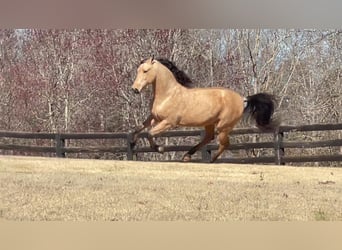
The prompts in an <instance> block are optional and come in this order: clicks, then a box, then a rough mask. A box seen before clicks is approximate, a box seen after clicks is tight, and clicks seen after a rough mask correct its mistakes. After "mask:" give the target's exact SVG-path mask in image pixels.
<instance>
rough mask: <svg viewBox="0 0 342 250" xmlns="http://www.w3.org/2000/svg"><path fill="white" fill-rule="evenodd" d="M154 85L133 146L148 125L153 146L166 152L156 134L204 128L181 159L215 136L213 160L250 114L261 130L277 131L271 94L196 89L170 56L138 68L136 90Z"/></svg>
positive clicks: (148, 62) (134, 87)
mask: <svg viewBox="0 0 342 250" xmlns="http://www.w3.org/2000/svg"><path fill="white" fill-rule="evenodd" d="M148 85H152V88H153V99H152V107H151V113H150V115H149V116H148V117H147V119H146V120H145V121H144V122H143V123H142V125H141V126H138V127H137V128H136V129H135V130H134V132H133V139H132V145H133V146H134V145H135V144H136V141H137V139H138V134H139V133H140V132H141V131H143V130H144V129H145V128H149V129H150V130H149V132H148V140H149V143H150V146H151V148H153V149H154V150H155V151H157V152H160V153H163V152H164V147H162V146H159V145H157V144H156V143H155V142H154V140H153V137H155V136H156V135H158V134H160V133H162V132H164V131H166V130H168V129H171V128H175V127H178V126H184V127H204V129H205V136H204V137H203V139H202V141H201V142H199V143H198V144H197V145H195V146H194V147H192V148H191V149H190V150H189V151H188V152H187V153H186V154H185V155H184V156H183V158H182V160H183V161H184V162H188V161H190V160H191V156H192V155H193V154H194V153H195V152H196V151H197V150H199V149H200V148H201V147H203V146H204V145H206V144H208V143H209V142H210V141H211V140H213V139H214V138H215V132H216V133H217V138H218V142H219V147H218V150H217V152H216V154H215V155H214V156H213V157H212V159H211V161H210V162H215V161H216V159H217V158H218V157H219V156H220V155H221V154H222V152H223V151H224V150H225V149H226V148H228V146H229V133H230V132H231V131H232V130H233V128H234V127H235V125H236V124H237V123H238V122H239V121H240V120H241V118H242V117H243V115H244V114H246V113H247V114H249V115H250V116H251V117H252V118H253V119H254V120H255V121H256V125H257V127H258V128H259V129H261V130H274V129H275V127H276V126H277V123H276V122H275V120H274V119H273V113H274V109H275V98H274V96H273V95H271V94H268V93H258V94H255V95H251V96H247V97H243V96H241V95H240V94H239V93H237V92H235V91H233V90H231V89H228V88H222V87H210V88H195V87H192V81H191V79H190V78H189V77H188V76H187V75H186V74H185V73H184V72H183V71H181V70H179V69H178V68H177V67H176V66H175V64H174V63H173V62H171V61H169V60H168V59H164V58H157V59H155V58H154V56H153V57H151V58H149V59H146V60H143V61H142V62H141V63H140V65H139V66H138V68H137V75H136V78H135V80H134V82H133V85H132V90H133V91H134V93H136V94H139V93H141V91H142V90H143V89H144V88H145V87H147V86H148Z"/></svg>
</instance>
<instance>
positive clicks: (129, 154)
mask: <svg viewBox="0 0 342 250" xmlns="http://www.w3.org/2000/svg"><path fill="white" fill-rule="evenodd" d="M132 141H133V133H128V134H127V160H129V161H136V160H137V155H136V154H134V150H133V147H134V145H133V144H132Z"/></svg>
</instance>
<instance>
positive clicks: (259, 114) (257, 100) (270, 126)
mask: <svg viewBox="0 0 342 250" xmlns="http://www.w3.org/2000/svg"><path fill="white" fill-rule="evenodd" d="M246 102H247V105H246V107H245V112H248V113H250V115H251V116H252V117H253V118H254V119H255V121H256V124H257V127H258V128H259V129H261V130H263V131H270V130H271V131H272V130H275V128H276V127H277V126H278V125H279V123H278V122H277V121H275V120H274V119H273V118H272V116H273V113H274V109H275V105H276V101H275V98H274V96H273V95H270V94H266V93H259V94H256V95H251V96H248V97H247V98H246Z"/></svg>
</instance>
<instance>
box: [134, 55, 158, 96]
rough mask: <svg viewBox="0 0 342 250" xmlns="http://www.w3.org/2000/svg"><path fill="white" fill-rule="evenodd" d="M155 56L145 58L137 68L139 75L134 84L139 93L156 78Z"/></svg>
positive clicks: (136, 91)
mask: <svg viewBox="0 0 342 250" xmlns="http://www.w3.org/2000/svg"><path fill="white" fill-rule="evenodd" d="M155 62H156V61H155V60H154V57H151V58H150V59H147V60H145V61H144V62H143V63H141V64H140V66H139V67H138V69H137V76H136V78H135V80H134V83H133V85H132V89H133V91H134V92H135V93H137V94H139V93H140V92H141V91H142V90H143V89H144V88H145V87H146V86H147V85H148V84H152V83H154V82H155V80H156V71H155V69H154V66H155V65H154V64H155Z"/></svg>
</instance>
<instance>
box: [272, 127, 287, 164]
mask: <svg viewBox="0 0 342 250" xmlns="http://www.w3.org/2000/svg"><path fill="white" fill-rule="evenodd" d="M283 139H284V132H281V131H280V130H279V128H278V129H277V130H276V131H275V132H274V155H275V164H277V165H285V162H284V159H283V157H284V155H285V149H284V147H283Z"/></svg>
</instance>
